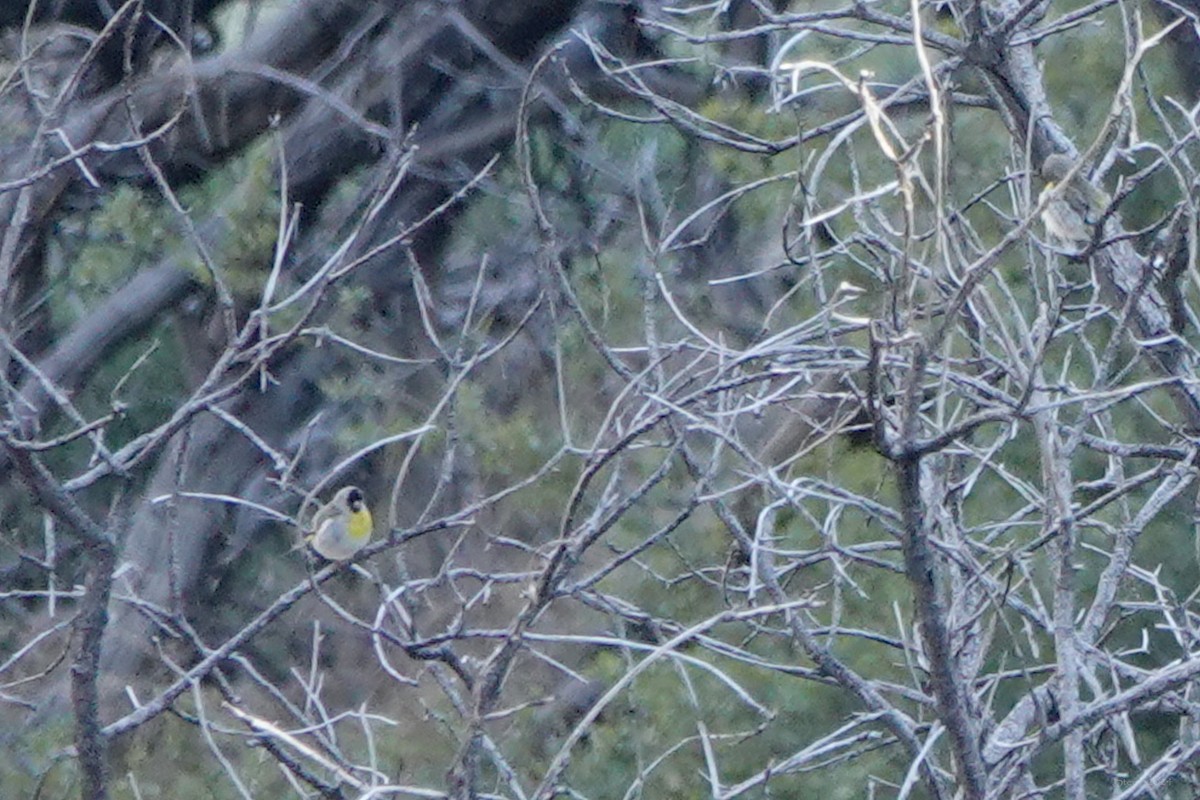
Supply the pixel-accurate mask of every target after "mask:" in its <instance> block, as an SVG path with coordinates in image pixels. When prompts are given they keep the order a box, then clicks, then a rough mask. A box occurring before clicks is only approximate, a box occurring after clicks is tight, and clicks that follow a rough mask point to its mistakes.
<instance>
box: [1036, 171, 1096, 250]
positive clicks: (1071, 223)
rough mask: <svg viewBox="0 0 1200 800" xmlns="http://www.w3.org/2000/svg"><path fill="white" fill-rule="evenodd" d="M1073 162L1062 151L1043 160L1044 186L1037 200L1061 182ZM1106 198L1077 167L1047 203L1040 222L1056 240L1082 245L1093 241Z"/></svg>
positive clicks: (1077, 245)
mask: <svg viewBox="0 0 1200 800" xmlns="http://www.w3.org/2000/svg"><path fill="white" fill-rule="evenodd" d="M1073 166H1074V162H1073V161H1071V158H1070V156H1067V155H1064V154H1063V153H1055V154H1053V155H1051V156H1050V157H1048V158H1047V159H1046V160H1045V161H1044V162H1042V178H1043V179H1045V181H1046V188H1045V189H1042V194H1041V196H1040V197H1039V198H1038V201H1039V203H1040V202H1041V200H1042V199H1043V198H1045V197H1046V195H1047V194H1049V193H1050V192H1052V191H1054V190H1055V188H1056V187H1057V186H1058V185H1059V184H1060V183H1062V182H1063V180H1064V179H1065V178H1066V177H1067V173H1068V172H1070V171H1071V167H1073ZM1109 202H1110V201H1109V197H1108V195H1107V194H1105V193H1104V191H1103V190H1102V189H1100V188H1099V187H1098V186H1094V185H1093V184H1091V183H1088V180H1087V178H1085V177H1084V175H1083V173H1082V171H1080V172H1079V173H1077V174H1076V175H1075V177H1074V178H1072V179H1071V182H1070V183H1069V184H1068V185H1067V186H1066V188H1065V189H1063V190H1061V191H1060V192H1058V194H1057V196H1056V197H1054V198H1053V199H1051V200H1050V202H1049V203H1048V204H1047V205H1046V208H1045V210H1044V211H1042V223H1043V224H1045V226H1046V232H1047V233H1048V234H1050V236H1052V237H1053V238H1055V239H1057V240H1058V241H1060V242H1062V243H1064V244H1069V245H1074V246H1076V247H1085V246H1087V244H1088V243H1089V242H1091V241H1092V229H1093V228H1094V227H1095V225H1096V224H1097V223H1098V222H1099V221H1100V218H1101V217H1103V216H1104V211H1105V209H1107V208H1108V204H1109Z"/></svg>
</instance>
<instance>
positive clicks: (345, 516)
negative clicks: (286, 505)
mask: <svg viewBox="0 0 1200 800" xmlns="http://www.w3.org/2000/svg"><path fill="white" fill-rule="evenodd" d="M373 528H374V523H373V522H372V520H371V511H370V509H368V508H367V501H366V499H365V498H364V497H363V493H362V490H361V489H359V488H358V487H357V486H343V487H342V488H341V489H339V490H338V493H337V494H335V495H334V496H333V499H332V500H330V501H329V502H328V503H326V504H325V505H323V506H321V508H320V509H318V510H317V513H316V514H314V515H313V518H312V530H311V532H310V533H308V534H307V535H305V537H304V543H305V544H307V545H309V546H310V547H312V549H313V550H316V551H317V553H318V554H320V555H321V556H324V557H325V558H327V559H329V560H330V561H341V560H343V559H346V558H349V557H350V556H352V555H354V554H355V553H357V552H358V551H359V550H361V549H362V547H363V545H365V544H366V543H367V542H369V541H370V540H371V531H372V529H373Z"/></svg>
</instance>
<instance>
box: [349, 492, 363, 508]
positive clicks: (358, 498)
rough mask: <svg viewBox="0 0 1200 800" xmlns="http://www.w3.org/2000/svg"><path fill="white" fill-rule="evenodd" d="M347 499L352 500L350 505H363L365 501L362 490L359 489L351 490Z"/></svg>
mask: <svg viewBox="0 0 1200 800" xmlns="http://www.w3.org/2000/svg"><path fill="white" fill-rule="evenodd" d="M347 499H348V500H349V501H350V505H352V506H361V505H362V501H363V496H362V492H360V491H359V490H358V489H355V490H354V491H352V492H350V496H349V497H348V498H347Z"/></svg>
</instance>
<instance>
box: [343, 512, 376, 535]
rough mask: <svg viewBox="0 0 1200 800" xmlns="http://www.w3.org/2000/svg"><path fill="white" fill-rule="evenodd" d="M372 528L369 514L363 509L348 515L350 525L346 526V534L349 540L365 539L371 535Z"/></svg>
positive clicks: (372, 524)
mask: <svg viewBox="0 0 1200 800" xmlns="http://www.w3.org/2000/svg"><path fill="white" fill-rule="evenodd" d="M373 527H374V523H373V522H372V520H371V512H370V511H368V510H367V509H366V508H363V509H361V510H359V511H353V512H351V513H350V524H349V525H347V526H346V532H347V533H348V534H349V535H350V538H351V539H366V538H368V537H369V536H370V535H371V529H372V528H373Z"/></svg>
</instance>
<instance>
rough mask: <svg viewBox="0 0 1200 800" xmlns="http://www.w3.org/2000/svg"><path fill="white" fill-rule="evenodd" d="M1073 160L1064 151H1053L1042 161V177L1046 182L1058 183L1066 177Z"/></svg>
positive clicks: (1073, 163)
mask: <svg viewBox="0 0 1200 800" xmlns="http://www.w3.org/2000/svg"><path fill="white" fill-rule="evenodd" d="M1074 165H1075V162H1074V161H1072V160H1071V157H1070V156H1068V155H1067V154H1066V153H1054V154H1053V155H1050V156H1047V157H1046V160H1045V161H1043V162H1042V178H1043V179H1044V180H1045V181H1046V182H1047V183H1058V182H1060V181H1061V180H1063V179H1064V178H1066V177H1067V173H1068V172H1070V171H1071V167H1073V166H1074Z"/></svg>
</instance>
